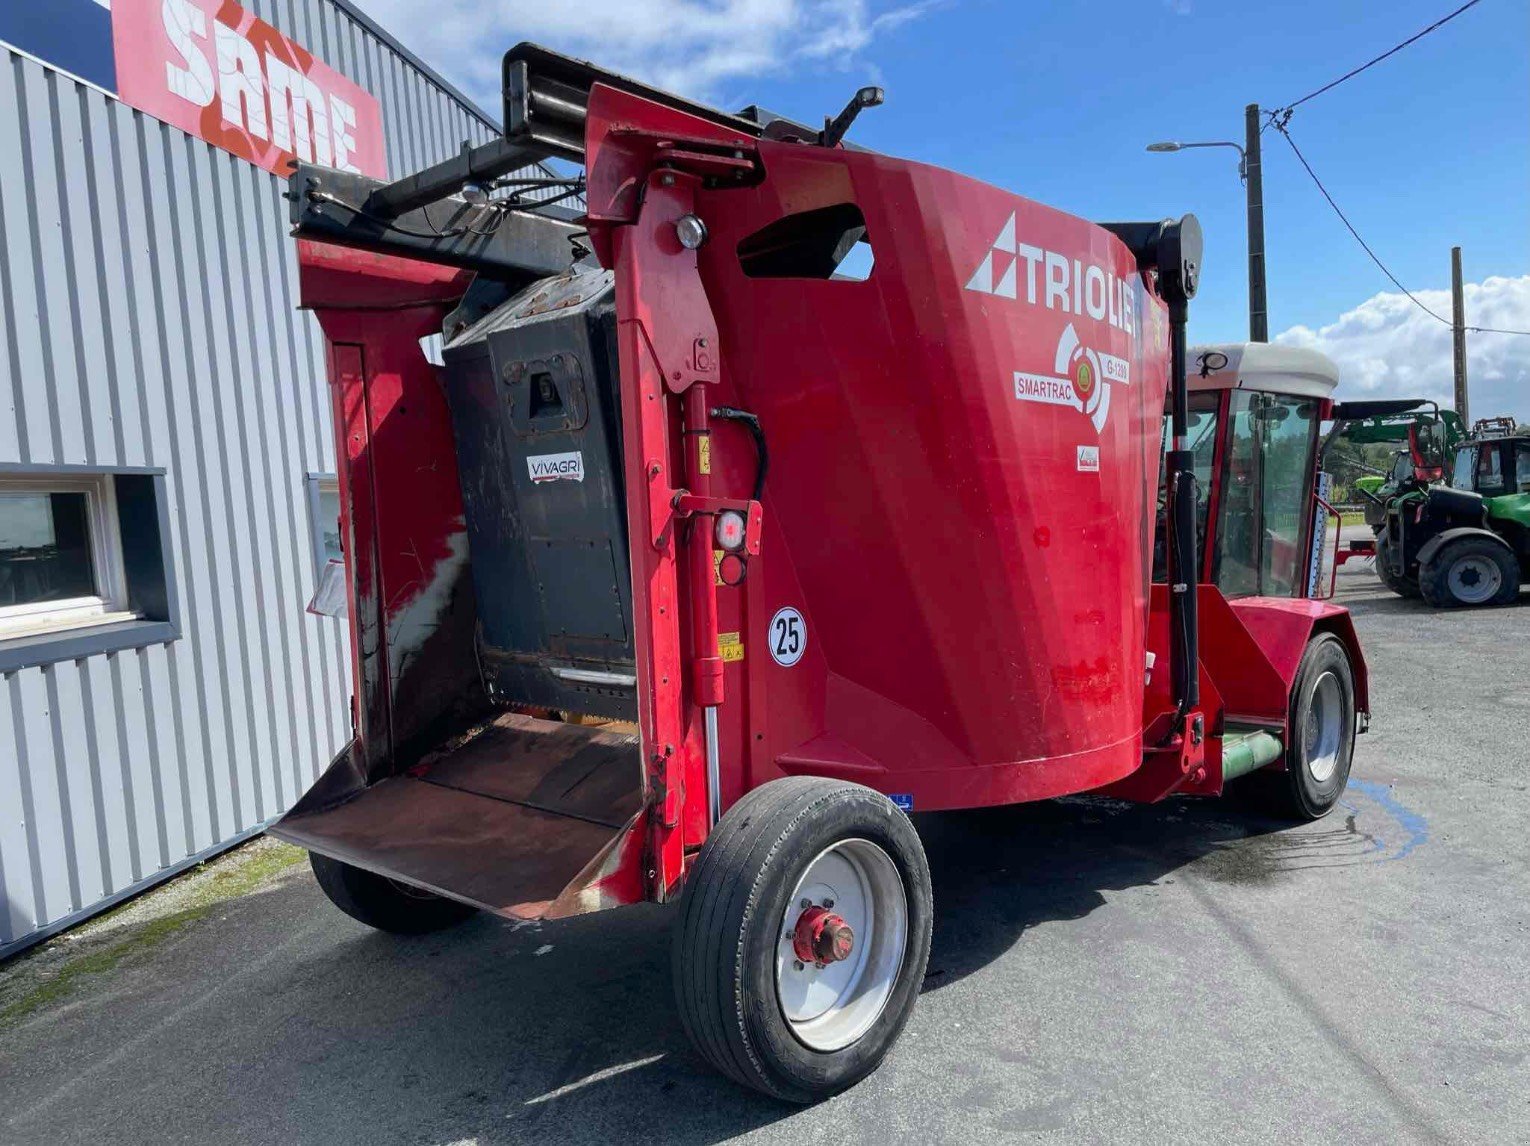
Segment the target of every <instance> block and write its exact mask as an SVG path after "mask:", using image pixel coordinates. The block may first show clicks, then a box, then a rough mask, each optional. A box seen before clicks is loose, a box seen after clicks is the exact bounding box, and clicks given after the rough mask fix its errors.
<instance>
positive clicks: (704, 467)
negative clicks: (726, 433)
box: [696, 434, 712, 474]
mask: <svg viewBox="0 0 1530 1146" xmlns="http://www.w3.org/2000/svg"><path fill="white" fill-rule="evenodd" d="M696 468H697V469H699V470H700V471H701V472H702V473H704V474H709V473H711V472H712V435H711V434H698V435H697V437H696Z"/></svg>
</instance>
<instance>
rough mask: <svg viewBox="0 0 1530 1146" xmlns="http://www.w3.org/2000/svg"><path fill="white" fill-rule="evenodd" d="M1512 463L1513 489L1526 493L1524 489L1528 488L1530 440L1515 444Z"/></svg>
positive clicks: (1529, 478)
mask: <svg viewBox="0 0 1530 1146" xmlns="http://www.w3.org/2000/svg"><path fill="white" fill-rule="evenodd" d="M1515 447H1516V450H1517V452H1516V453H1515V455H1514V456H1515V459H1516V461H1515V463H1514V488H1515V489H1516V490H1519V491H1521V492H1526V490H1525V487H1526V486H1530V439H1527V440H1526V441H1523V442H1516V443H1515Z"/></svg>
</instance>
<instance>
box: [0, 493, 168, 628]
mask: <svg viewBox="0 0 1530 1146" xmlns="http://www.w3.org/2000/svg"><path fill="white" fill-rule="evenodd" d="M56 493H70V494H76V493H77V494H84V495H85V507H86V511H85V528H86V534H87V537H88V543H89V551H90V561H91V579H92V582H93V585H94V587H95V592H94V593H92V594H89V595H87V596H82V597H70V598H65V599H62V600H57V601H31V602H28V603H26V604H22V605H0V640H13V639H15V638H18V637H30V636H41V635H46V634H49V633H56V632H65V631H68V630H70V629H78V628H82V627H85V626H93V625H109V624H117V623H120V622H123V621H136V620H138V619H140V617H141V614H140V613H137V612H135V611H134V610H132V609H130V608H129V607H128V589H127V574H126V564H125V561H124V558H123V552H122V534H121V529H120V526H119V523H118V515H117V494H116V482H115V480H114V477H113V475H112V474H111V473H107V472H98V473H89V474H81V473H75V474H67V473H59V474H13V473H3V472H0V497H4V496H5V495H7V494H21V495H23V496H37V495H39V494H42V495H46V494H56Z"/></svg>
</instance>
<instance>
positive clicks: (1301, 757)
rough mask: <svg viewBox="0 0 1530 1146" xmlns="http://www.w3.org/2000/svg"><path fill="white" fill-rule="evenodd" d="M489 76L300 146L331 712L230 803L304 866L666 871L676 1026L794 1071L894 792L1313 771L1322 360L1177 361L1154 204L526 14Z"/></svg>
mask: <svg viewBox="0 0 1530 1146" xmlns="http://www.w3.org/2000/svg"><path fill="white" fill-rule="evenodd" d="M504 79H505V95H506V107H505V124H506V130H505V134H504V136H503V137H502V138H497V139H495V140H493V141H492V142H490V143H488V144H485V145H481V146H479V147H476V148H468V147H464V149H463V151H462V153H461V154H460V155H458V156H456V157H454V158H452V159H450V160H447V161H445V162H443V163H441V164H438V165H436V166H434V167H431V168H428V169H426V170H424V171H421V172H417V173H415V174H413V175H409V176H407V177H405V178H401V179H398V180H395V181H393V182H391V183H381V182H378V181H376V180H372V179H367V178H364V177H361V176H358V175H355V174H348V173H345V172H338V171H332V170H326V169H323V168H317V167H312V166H299V168H298V169H297V170H296V172H295V173H294V175H293V177H292V182H291V192H290V198H291V201H292V218H293V222H294V224H295V233H296V234H297V236H298V237H299V242H300V247H301V271H302V289H303V303H304V305H305V306H307V307H309V308H311V309H312V310H313V311H315V312H316V314H317V317H318V321H319V323H320V324H321V326H322V327H323V330H324V334H325V337H326V339H327V343H328V355H329V359H328V361H329V378H330V387H331V393H332V395H333V403H334V406H333V408H334V424H335V435H336V443H337V447H338V451H337V453H338V459H339V480H340V495H341V523H342V536H343V543H344V548H345V562H344V579H345V593H344V596H345V598H346V600H347V608H346V612H347V614H348V618H349V620H348V623H349V626H350V636H351V641H350V646H351V651H352V671H353V677H354V692H355V698H354V705H353V707H354V711H353V724H354V730H355V735H354V739H353V740H352V741H351V743H350V744H349V746H348V747H347V748H346V749H345V751H344V752H342V753H341V755H340V756H339V757H338V758H337V759H336V760H335V762H334V763H333V764H332V765H331V766H330V768H329V769H328V771H327V772H326V773H325V774H324V775H323V776H322V777H320V778H319V780H318V781H317V783H316V784H315V785H314V786H313V788H312V789H311V790H310V791H309V792H308V793H307V795H305V796H304V797H303V799H302V800H301V801H300V802H299V804H298V805H297V806H296V807H295V808H294V809H293V810H292V811H291V812H290V813H289V814H288V815H287V816H286V817H285V818H284V819H283V820H282V821H281V822H280V823H279V825H278V826H277V827H276V828H275V829H274V831H275V832H276V834H278V835H280V836H282V837H284V838H286V839H289V840H292V841H294V842H296V843H299V844H301V845H303V846H304V847H307V848H309V849H310V850H311V851H312V853H313V855H314V868H315V871H316V872H317V874H318V878H319V881H320V883H321V884H322V885H323V887H324V889H325V890H326V892H328V894H329V896H330V897H331V899H333V900H334V901H335V902H336V904H338V905H339V906H340V907H341V908H342V909H344V910H345V911H347V912H349V913H350V914H352V915H354V916H356V917H357V918H358V919H361V920H363V921H364V922H367V923H370V924H373V925H374V926H378V927H383V928H387V929H391V930H398V931H424V930H429V929H432V928H436V927H441V926H445V925H447V924H450V923H452V922H455V921H456V920H458V919H461V918H463V917H464V916H465V915H466V914H469V913H471V912H473V911H475V910H487V911H492V912H495V913H498V914H500V915H503V916H506V917H510V918H517V919H555V918H559V917H563V916H568V915H572V914H576V913H581V912H590V911H595V910H598V909H602V908H607V907H615V906H619V905H622V904H631V903H637V902H643V901H650V902H670V901H678V908H677V910H678V918H677V921H676V926H675V929H674V930H675V939H674V942H675V948H674V959H673V966H674V986H675V1010H676V1012H677V1013H678V1016H679V1020H680V1022H681V1023H682V1024H683V1025H684V1027H685V1029H686V1030H687V1031H688V1033H689V1034H690V1035H691V1037H692V1040H693V1042H694V1043H695V1045H696V1048H697V1050H698V1051H699V1053H700V1054H702V1055H703V1056H704V1057H705V1058H706V1059H707V1060H709V1061H710V1062H711V1063H713V1064H714V1065H715V1066H716V1067H717V1068H718V1069H720V1070H722V1071H723V1072H725V1073H727V1074H728V1075H730V1076H732V1077H734V1078H735V1079H737V1080H738V1081H740V1082H742V1083H745V1084H747V1085H750V1086H753V1087H757V1088H759V1089H760V1090H763V1091H765V1092H767V1093H769V1094H772V1095H776V1096H778V1097H780V1098H783V1099H787V1100H792V1101H800V1102H805V1101H811V1100H813V1099H815V1098H818V1097H821V1096H823V1095H826V1094H830V1093H833V1092H835V1091H837V1090H841V1089H843V1088H844V1087H846V1086H849V1085H851V1084H852V1083H854V1082H856V1081H857V1080H858V1079H860V1078H862V1077H864V1076H865V1075H866V1074H868V1073H869V1072H871V1071H872V1070H873V1069H875V1067H876V1066H877V1064H878V1063H879V1062H880V1061H881V1059H882V1057H883V1056H884V1055H885V1054H886V1053H887V1051H888V1049H889V1048H890V1047H891V1045H892V1044H893V1042H894V1041H895V1040H896V1039H897V1037H898V1034H899V1032H900V1031H901V1030H902V1028H903V1026H904V1024H905V1023H906V1022H907V1021H908V1018H909V1015H910V1013H911V1011H912V1009H913V1006H914V1002H915V998H916V996H917V994H918V991H919V987H920V982H921V979H922V977H923V975H924V970H925V962H926V959H927V956H928V952H929V945H930V933H931V911H932V907H931V891H930V878H929V872H928V868H927V866H926V863H925V858H924V853H923V850H922V848H921V846H920V842H919V838H918V835H917V834H916V831H915V827H914V823H915V821H914V820H913V819H911V817H910V813H914V814H917V813H919V812H922V811H926V810H935V809H956V808H974V807H982V806H988V805H996V804H1012V803H1018V802H1023V801H1030V800H1042V799H1047V798H1049V797H1055V796H1061V795H1064V794H1068V793H1076V792H1085V791H1102V792H1106V793H1110V794H1113V795H1116V796H1118V797H1123V798H1128V799H1135V800H1158V799H1161V798H1163V797H1165V796H1168V795H1171V794H1198V795H1216V794H1219V793H1220V792H1221V791H1222V788H1223V785H1224V784H1225V783H1227V782H1229V781H1231V780H1233V779H1234V778H1236V777H1238V776H1241V775H1244V774H1245V773H1250V772H1255V771H1259V772H1261V773H1262V774H1263V775H1262V776H1261V778H1260V779H1262V780H1264V781H1268V786H1269V790H1270V793H1271V795H1272V796H1273V797H1274V798H1276V799H1278V800H1279V801H1280V802H1281V804H1282V806H1283V807H1284V808H1285V809H1286V810H1288V811H1289V812H1290V813H1291V814H1293V815H1295V816H1298V817H1316V816H1320V815H1322V814H1323V813H1325V812H1326V811H1327V810H1328V809H1329V808H1330V807H1332V805H1333V804H1334V802H1335V800H1337V798H1338V796H1339V794H1340V792H1341V791H1342V790H1343V788H1344V785H1345V782H1346V780H1347V777H1348V772H1349V762H1350V753H1351V749H1352V745H1353V739H1354V734H1355V731H1356V728H1357V725H1358V724H1359V723H1361V720H1362V717H1363V714H1364V713H1365V712H1366V710H1367V703H1366V696H1365V669H1364V662H1363V660H1362V658H1361V655H1360V650H1359V647H1358V645H1357V643H1356V640H1355V637H1354V633H1353V630H1352V628H1351V626H1350V623H1349V619H1348V615H1347V614H1346V613H1345V612H1344V611H1343V610H1342V609H1339V608H1336V607H1334V606H1332V605H1330V604H1328V603H1326V602H1324V601H1322V600H1316V599H1314V598H1315V597H1316V596H1317V595H1318V592H1319V590H1320V589H1321V582H1322V580H1323V578H1322V576H1321V572H1322V570H1321V557H1322V552H1323V539H1324V537H1325V536H1326V533H1327V531H1326V528H1325V526H1326V521H1327V520H1328V519H1327V517H1326V515H1325V513H1324V511H1323V509H1322V507H1321V505H1320V499H1319V498H1318V496H1317V492H1316V489H1315V484H1314V483H1315V477H1316V463H1315V451H1316V433H1317V428H1318V423H1319V422H1320V421H1321V419H1322V417H1323V415H1324V414H1325V413H1326V411H1327V408H1328V405H1329V398H1328V393H1329V391H1331V389H1332V382H1331V380H1330V381H1328V383H1327V386H1326V389H1325V387H1324V385H1323V382H1322V379H1323V377H1326V376H1325V375H1324V373H1323V368H1322V363H1321V361H1319V363H1318V368H1314V367H1313V364H1312V363H1311V362H1308V361H1306V360H1305V359H1303V360H1302V361H1300V362H1294V361H1293V362H1284V360H1281V359H1279V356H1278V355H1277V356H1276V358H1274V359H1265V360H1263V364H1262V366H1260V368H1259V369H1254V366H1255V365H1258V364H1256V363H1253V362H1252V361H1251V360H1250V361H1247V362H1244V363H1243V365H1244V366H1245V367H1247V368H1246V369H1240V368H1239V362H1238V360H1237V357H1236V355H1233V356H1231V357H1230V356H1229V354H1228V353H1227V352H1226V351H1227V348H1220V349H1213V350H1210V351H1206V352H1203V353H1202V354H1201V355H1200V358H1201V359H1202V360H1204V362H1203V365H1202V366H1201V367H1199V368H1196V369H1195V370H1193V371H1187V362H1188V361H1189V360H1190V358H1191V357H1192V352H1190V351H1187V349H1186V347H1185V333H1184V332H1185V322H1186V315H1187V308H1188V304H1189V300H1190V298H1191V296H1192V295H1193V294H1194V293H1195V286H1196V278H1197V275H1198V273H1199V266H1198V264H1199V260H1200V233H1199V228H1198V227H1197V225H1196V223H1195V220H1194V218H1193V217H1191V216H1186V217H1184V218H1183V219H1179V220H1171V221H1154V222H1148V223H1119V224H1103V225H1099V224H1094V223H1090V222H1087V221H1085V220H1083V219H1078V218H1075V217H1072V216H1070V215H1066V214H1063V213H1062V212H1059V211H1056V210H1053V209H1051V208H1048V207H1044V206H1041V205H1040V204H1037V203H1034V202H1031V201H1029V200H1026V199H1023V198H1020V197H1019V196H1016V195H1014V194H1011V193H1010V192H1007V191H1003V190H999V189H998V188H995V187H990V186H987V185H985V184H983V183H980V182H977V181H975V180H972V179H968V178H965V177H963V176H960V175H956V174H953V173H951V172H948V171H943V170H940V169H938V168H935V167H930V166H927V165H925V164H921V163H915V162H910V161H906V160H901V159H893V158H890V157H888V156H886V155H881V154H877V153H874V152H871V151H867V150H863V149H860V148H857V147H854V146H852V145H850V144H847V143H846V142H845V135H846V132H847V130H848V129H849V127H850V126H851V122H852V121H853V120H854V118H855V116H856V114H857V112H858V111H860V110H861V109H863V108H865V107H869V106H872V105H874V104H876V103H878V102H880V98H881V95H880V92H878V91H876V90H875V89H864V90H863V91H862V92H860V93H858V94H857V97H856V99H855V100H853V101H852V102H851V104H850V105H849V106H848V107H847V108H846V109H845V111H844V112H842V113H841V114H840V115H839V116H838V117H837V118H835V119H833V120H826V121H825V123H824V126H823V127H822V128H821V129H815V128H811V127H807V126H804V125H802V124H799V123H795V122H792V121H789V120H785V119H781V118H779V117H776V116H773V115H771V114H769V113H766V112H763V111H760V110H758V109H753V108H751V109H749V110H747V111H746V112H744V113H740V114H737V115H733V114H726V113H723V112H719V111H716V110H714V109H711V108H707V107H703V106H700V105H696V104H693V103H690V102H688V101H685V100H682V99H680V98H678V97H675V96H673V95H669V94H667V93H664V92H661V91H657V90H653V89H650V88H647V87H645V86H643V85H641V84H638V83H635V82H633V81H631V80H628V79H625V78H623V77H621V76H617V75H614V74H611V73H609V72H606V71H603V70H601V69H599V68H596V67H594V66H592V65H590V64H586V63H583V62H580V61H576V60H571V59H568V58H565V57H562V56H558V55H556V54H554V53H551V52H547V51H545V50H543V49H539V48H536V47H534V46H530V45H522V46H520V47H518V48H515V49H514V50H512V51H511V52H510V53H508V55H507V56H506V58H505V66H504ZM543 160H549V161H552V162H553V163H558V162H562V163H564V164H568V163H573V164H582V165H583V174H582V176H578V177H573V176H570V177H568V178H565V177H563V176H561V175H559V174H557V171H558V170H559V169H558V168H556V167H555V166H544V167H534V166H531V165H533V164H536V163H538V162H540V161H543ZM528 170H529V171H530V174H528V173H527V172H528ZM575 193H582V195H583V206H584V213H583V214H579V213H578V204H579V200H578V199H577V198H574V197H573V195H574V194H575ZM570 204H574V205H575V206H574V207H573V208H572V209H569V205H570ZM431 335H441V336H442V339H443V342H442V351H441V357H442V359H443V360H444V366H437V365H432V363H431V362H430V361H428V360H427V357H426V355H425V353H424V351H422V349H421V340H422V339H425V338H427V337H428V336H431ZM1232 349H1234V350H1236V348H1232ZM1208 356H1209V357H1208ZM1311 357H1313V358H1315V357H1316V356H1311ZM1283 362H1284V365H1283ZM1207 363H1209V365H1208V364H1207ZM1218 364H1220V366H1218ZM1213 367H1217V368H1216V369H1213ZM1287 367H1289V369H1287ZM1328 370H1329V373H1330V374H1331V368H1328ZM1189 373H1194V374H1195V375H1196V377H1195V378H1193V379H1191V378H1188V377H1187V374H1189ZM1303 433H1305V435H1306V436H1305V438H1303V437H1302V436H1301V435H1302V434H1303ZM1272 507H1273V508H1272ZM1155 565H1156V566H1157V569H1156V575H1155ZM1225 571H1236V572H1237V574H1238V582H1237V584H1238V588H1237V589H1236V591H1235V592H1234V591H1229V593H1227V594H1224V593H1223V592H1222V591H1220V590H1219V588H1218V584H1217V581H1218V578H1219V577H1220V576H1222V575H1223V573H1224V572H1225ZM1229 575H1230V573H1229ZM1251 782H1252V781H1251Z"/></svg>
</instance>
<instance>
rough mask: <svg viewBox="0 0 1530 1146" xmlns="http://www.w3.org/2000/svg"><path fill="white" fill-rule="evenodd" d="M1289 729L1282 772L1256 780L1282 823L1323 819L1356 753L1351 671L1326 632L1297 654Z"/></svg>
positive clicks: (1344, 783)
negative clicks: (1262, 784)
mask: <svg viewBox="0 0 1530 1146" xmlns="http://www.w3.org/2000/svg"><path fill="white" fill-rule="evenodd" d="M1289 727H1290V743H1289V744H1288V745H1287V746H1286V758H1285V771H1284V772H1279V773H1274V772H1271V773H1265V774H1261V775H1260V776H1259V777H1258V779H1260V780H1261V781H1266V782H1267V783H1268V787H1267V788H1266V789H1265V791H1267V792H1268V794H1269V797H1270V798H1269V800H1268V801H1267V804H1268V806H1269V807H1270V808H1271V810H1272V811H1274V812H1276V813H1277V814H1278V815H1280V816H1281V817H1282V818H1283V819H1294V820H1319V819H1322V818H1323V817H1324V816H1326V815H1327V814H1328V813H1329V812H1330V811H1332V810H1333V806H1334V805H1335V804H1336V803H1338V802H1339V797H1340V796H1342V795H1343V794H1344V789H1345V787H1346V786H1347V785H1348V783H1349V768H1350V763H1351V761H1352V759H1353V757H1354V751H1355V670H1354V668H1353V666H1352V665H1351V664H1350V661H1349V650H1348V649H1347V648H1346V647H1345V645H1344V642H1343V641H1341V640H1339V638H1338V637H1336V636H1334V635H1333V634H1331V633H1319V634H1317V636H1315V637H1313V638H1312V640H1310V641H1308V642H1307V649H1306V651H1305V652H1304V653H1302V660H1301V664H1300V665H1299V666H1298V667H1297V670H1296V683H1295V686H1294V687H1293V688H1292V689H1291V711H1290V725H1289ZM1250 778H1251V779H1253V777H1250Z"/></svg>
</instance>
